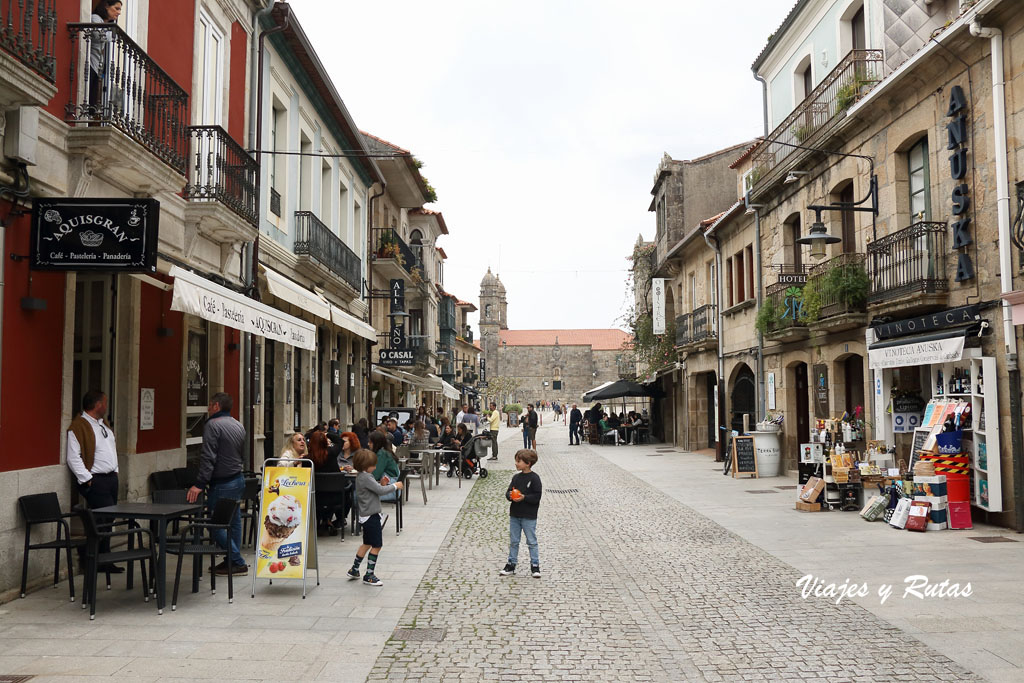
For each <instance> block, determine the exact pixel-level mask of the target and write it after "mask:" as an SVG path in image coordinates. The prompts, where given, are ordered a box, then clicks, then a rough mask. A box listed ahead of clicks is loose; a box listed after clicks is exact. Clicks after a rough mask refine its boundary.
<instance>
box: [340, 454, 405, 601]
mask: <svg viewBox="0 0 1024 683" xmlns="http://www.w3.org/2000/svg"><path fill="white" fill-rule="evenodd" d="M352 461H353V467H355V469H356V471H357V472H358V473H359V474H357V475H356V505H357V506H358V510H359V523H360V524H362V525H363V544H362V545H361V546H359V548H358V549H357V550H356V559H355V561H354V562H353V563H352V568H351V569H349V570H348V578H350V579H358V578H359V566H360V565H361V564H362V563H363V558H364V557H366V556H367V553H369V557H367V560H366V575H365V576H363V585H365V586H383V585H384V582H383V581H381V580H380V579H378V578H377V575H376V574H374V571H375V570H376V568H377V557H378V556H380V551H381V548H382V547H384V533H383V532H384V522H385V519H386V518H385V517H382V516H381V507H380V501H381V499H382V498H384V497H385V496H391V497H392V498H393V497H394V496H395V495H396V494H398V493H400V492H401V490H402V482H400V481H396V482H394V483H393V484H386V485H383V486H382V485H381V484H379V483H377V480H376V479H374V478H373V475H372V474H370V472H371V471H372V470H373V469H374V468H376V467H377V454H376V453H374V452H373V451H371V450H367V449H360V450H358V451H356V454H355V455H354V456H353V457H352Z"/></svg>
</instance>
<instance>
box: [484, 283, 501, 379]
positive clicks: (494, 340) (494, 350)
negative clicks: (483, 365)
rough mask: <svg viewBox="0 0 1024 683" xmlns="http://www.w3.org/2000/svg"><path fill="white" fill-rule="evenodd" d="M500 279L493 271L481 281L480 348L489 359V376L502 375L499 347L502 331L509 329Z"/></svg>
mask: <svg viewBox="0 0 1024 683" xmlns="http://www.w3.org/2000/svg"><path fill="white" fill-rule="evenodd" d="M504 289H505V288H504V287H503V286H501V282H500V281H499V280H498V278H496V277H494V274H493V273H491V269H490V268H488V269H487V274H486V275H484V279H483V280H481V281H480V348H481V349H482V350H483V355H484V358H486V359H487V369H488V374H490V375H492V376H497V375H500V374H502V368H501V366H500V358H499V355H498V345H499V344H500V343H501V340H500V336H501V335H500V331H501V330H502V329H508V328H507V326H506V325H505V306H506V304H505V293H504Z"/></svg>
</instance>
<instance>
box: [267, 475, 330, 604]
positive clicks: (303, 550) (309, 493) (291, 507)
mask: <svg viewBox="0 0 1024 683" xmlns="http://www.w3.org/2000/svg"><path fill="white" fill-rule="evenodd" d="M267 462H269V463H281V464H284V463H285V462H287V463H289V465H290V464H291V463H296V466H294V467H292V466H287V467H281V466H278V465H277V464H275V465H272V466H269V467H265V468H264V469H263V495H262V496H261V497H260V516H259V519H260V520H261V521H260V522H259V524H260V530H259V538H258V540H257V542H256V562H255V565H256V572H255V573H254V574H253V579H252V586H253V590H252V592H253V595H255V594H256V579H257V578H260V579H299V580H301V581H302V595H303V597H305V595H306V570H307V569H316V570H317V584H319V583H320V569H319V567H318V566H317V561H316V560H317V556H316V555H317V549H316V524H315V522H316V498H315V496H314V494H313V461H312V460H302V461H298V462H305V463H308V464H309V466H308V467H299V466H297V465H298V463H297V462H296V461H294V460H288V461H281V460H278V459H276V458H275V459H273V460H268V461H267ZM310 522H313V523H312V524H311V523H310Z"/></svg>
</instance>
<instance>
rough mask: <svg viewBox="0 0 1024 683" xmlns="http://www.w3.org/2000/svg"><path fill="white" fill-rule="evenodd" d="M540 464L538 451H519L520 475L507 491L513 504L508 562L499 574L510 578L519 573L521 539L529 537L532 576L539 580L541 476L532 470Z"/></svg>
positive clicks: (527, 540)
mask: <svg viewBox="0 0 1024 683" xmlns="http://www.w3.org/2000/svg"><path fill="white" fill-rule="evenodd" d="M536 464H537V452H536V451H532V450H529V449H526V448H524V449H522V450H520V451H517V452H516V469H517V470H519V473H518V474H516V475H514V476H513V477H512V482H511V483H510V484H509V485H508V490H507V491H505V498H506V499H507V500H509V501H511V503H512V504H511V506H509V511H508V515H509V520H508V521H509V524H508V527H509V528H508V535H509V542H508V563H507V564H506V565H505V568H504V569H502V570H501V571H500V572H499V574H501V575H502V576H508V575H509V574H515V573H516V562H518V560H519V539H520V536H522V534H526V545H527V547H528V548H529V549H530V573H531V574H532V575H533V578H535V579H539V578H540V554H539V552H538V550H537V510H538V509H539V508H540V497H541V493H543V491H542V488H541V483H540V476H539V475H538V474H537V473H536V472H534V471H533V469H532V468H533V466H534V465H536Z"/></svg>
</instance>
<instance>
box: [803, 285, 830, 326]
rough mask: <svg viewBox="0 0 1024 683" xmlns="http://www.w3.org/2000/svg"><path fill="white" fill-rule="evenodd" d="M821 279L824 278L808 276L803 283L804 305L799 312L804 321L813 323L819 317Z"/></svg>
mask: <svg viewBox="0 0 1024 683" xmlns="http://www.w3.org/2000/svg"><path fill="white" fill-rule="evenodd" d="M822 280H824V278H817V277H816V278H809V279H808V280H807V284H806V285H804V305H803V309H802V310H801V312H800V318H801V320H803V321H804V322H808V323H813V322H815V321H816V320H818V319H819V318H821V302H822V300H823V299H822V288H823V286H822V284H823V283H822Z"/></svg>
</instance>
